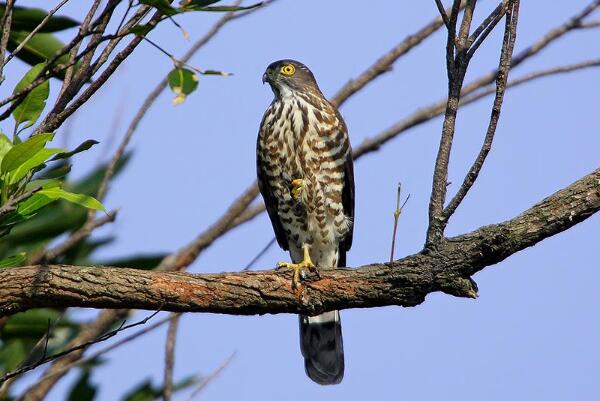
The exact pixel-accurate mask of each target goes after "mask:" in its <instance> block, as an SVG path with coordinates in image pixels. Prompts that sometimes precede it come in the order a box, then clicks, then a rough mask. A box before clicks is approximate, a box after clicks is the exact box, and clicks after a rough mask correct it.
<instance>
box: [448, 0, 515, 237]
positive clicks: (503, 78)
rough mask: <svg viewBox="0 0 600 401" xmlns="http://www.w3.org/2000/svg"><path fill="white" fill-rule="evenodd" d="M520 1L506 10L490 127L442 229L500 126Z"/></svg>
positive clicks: (477, 171)
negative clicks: (499, 120)
mask: <svg viewBox="0 0 600 401" xmlns="http://www.w3.org/2000/svg"><path fill="white" fill-rule="evenodd" d="M519 1H520V0H512V1H509V6H508V9H507V10H506V24H505V28H504V40H503V42H502V50H501V52H500V61H499V65H498V74H497V78H496V96H495V97H494V104H493V106H492V113H491V116H490V122H489V124H488V129H487V132H486V134H485V138H484V141H483V145H482V146H481V150H480V151H479V154H478V155H477V159H476V160H475V161H474V162H473V165H472V166H471V168H470V169H469V172H468V173H467V175H466V177H465V179H464V181H463V183H462V185H461V186H460V188H459V189H458V192H457V193H456V195H455V196H454V198H452V200H451V201H450V203H449V204H448V206H447V207H446V209H444V211H443V212H442V218H443V220H444V222H443V225H442V230H443V229H444V227H445V225H446V224H447V223H448V219H449V218H450V216H452V214H453V213H454V211H455V210H456V208H457V207H458V205H460V203H461V202H462V201H463V199H464V198H465V196H466V195H467V192H469V189H471V187H472V186H473V184H474V183H475V180H476V179H477V177H478V176H479V172H480V171H481V168H482V167H483V163H484V162H485V159H486V157H487V155H488V153H489V151H490V150H491V149H492V142H493V140H494V134H495V133H496V127H497V126H498V119H499V118H500V110H501V109H502V101H503V99H504V92H505V91H506V83H507V81H508V71H509V70H510V61H511V59H512V53H513V50H514V46H515V40H516V36H517V22H518V19H519Z"/></svg>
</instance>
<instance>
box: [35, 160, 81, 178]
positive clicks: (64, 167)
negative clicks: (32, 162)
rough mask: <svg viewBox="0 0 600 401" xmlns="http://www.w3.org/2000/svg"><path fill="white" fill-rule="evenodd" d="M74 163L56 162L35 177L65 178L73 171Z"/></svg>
mask: <svg viewBox="0 0 600 401" xmlns="http://www.w3.org/2000/svg"><path fill="white" fill-rule="evenodd" d="M71 167H72V165H71V164H69V163H67V162H65V161H64V160H63V161H60V162H58V163H55V164H54V165H53V166H51V167H47V168H45V169H44V170H42V171H40V173H39V174H38V175H37V176H36V177H35V178H38V179H42V180H43V179H50V178H63V177H65V176H66V175H67V174H69V173H70V172H71Z"/></svg>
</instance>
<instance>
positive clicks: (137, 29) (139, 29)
mask: <svg viewBox="0 0 600 401" xmlns="http://www.w3.org/2000/svg"><path fill="white" fill-rule="evenodd" d="M154 27H156V25H154V26H152V25H149V24H142V25H136V26H134V27H132V28H131V29H129V32H131V33H135V34H136V35H140V36H146V35H147V34H148V32H150V31H151V30H153V29H154Z"/></svg>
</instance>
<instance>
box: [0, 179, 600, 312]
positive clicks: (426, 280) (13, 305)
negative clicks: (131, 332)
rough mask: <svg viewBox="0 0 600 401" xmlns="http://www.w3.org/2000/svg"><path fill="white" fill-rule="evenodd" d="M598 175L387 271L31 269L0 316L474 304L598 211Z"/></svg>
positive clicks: (12, 284) (2, 303)
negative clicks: (524, 259) (538, 249)
mask: <svg viewBox="0 0 600 401" xmlns="http://www.w3.org/2000/svg"><path fill="white" fill-rule="evenodd" d="M599 182H600V169H598V170H595V171H594V172H592V173H591V174H589V175H587V176H585V177H583V178H582V179H580V180H578V181H576V182H575V183H573V184H571V185H570V186H568V187H566V188H564V189H562V190H560V191H558V192H556V193H555V194H553V195H551V196H550V197H548V198H546V199H544V200H543V201H541V202H540V203H538V204H536V205H535V206H533V207H531V208H530V209H528V210H526V211H525V212H523V213H522V214H520V215H519V216H517V217H515V218H513V219H511V220H508V221H506V222H503V223H500V224H495V225H489V226H485V227H482V228H479V229H477V230H475V231H473V232H471V233H468V234H463V235H460V236H457V237H453V238H448V239H445V240H444V241H442V242H441V243H440V244H439V246H438V247H437V248H436V252H427V251H423V252H421V253H419V254H416V255H412V256H408V257H406V258H404V259H401V260H398V261H395V262H393V263H386V264H382V263H379V264H372V265H368V266H363V267H360V268H357V269H332V270H329V269H326V270H322V271H321V279H318V280H315V281H312V280H310V279H308V280H307V281H304V282H303V285H302V286H301V288H298V289H292V286H291V272H280V271H263V272H244V273H221V274H197V275H193V274H188V273H183V272H157V271H147V270H141V269H125V268H109V267H104V268H102V269H98V268H96V267H75V266H60V265H54V266H39V265H38V266H27V267H16V268H11V269H4V270H0V280H1V281H2V282H3V283H9V284H7V285H6V286H3V287H2V288H0V316H2V315H7V314H13V313H16V312H19V311H23V310H27V309H31V308H38V307H73V306H78V307H93V308H124V307H127V308H138V309H152V310H156V309H158V308H162V309H163V310H168V311H173V312H208V313H226V314H234V315H249V314H264V313H296V314H297V313H300V314H307V315H314V314H319V313H322V312H324V311H327V310H333V309H348V308H367V307H375V306H385V305H400V306H414V305H417V304H420V303H421V302H423V301H424V299H425V296H426V295H427V294H429V293H431V292H435V291H442V292H445V293H448V294H451V295H455V296H462V297H473V296H475V291H476V288H475V286H474V283H473V281H472V280H471V279H470V277H471V276H472V275H473V274H475V273H477V272H478V271H480V270H482V269H483V268H485V267H486V266H490V265H493V264H496V263H498V262H500V261H502V260H504V259H506V258H507V257H509V256H510V255H512V254H514V253H516V252H518V251H520V250H523V249H525V248H527V247H530V246H532V245H535V244H536V243H538V242H540V241H542V240H543V239H545V238H548V237H550V236H553V235H555V234H558V233H560V232H562V231H564V230H567V229H569V228H570V227H572V226H574V225H576V224H578V223H579V222H581V221H584V220H585V219H587V218H588V217H590V216H591V215H593V214H594V213H596V212H597V211H598V210H600V185H598V183H599Z"/></svg>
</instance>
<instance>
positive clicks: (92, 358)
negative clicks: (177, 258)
mask: <svg viewBox="0 0 600 401" xmlns="http://www.w3.org/2000/svg"><path fill="white" fill-rule="evenodd" d="M169 319H170V317H169V316H167V317H165V318H163V319H161V320H158V321H156V322H155V323H153V324H151V325H148V326H145V327H144V328H143V329H140V330H139V331H136V332H135V333H133V334H130V335H128V336H125V337H123V338H121V339H119V340H118V341H115V342H114V343H112V344H111V345H109V346H107V347H105V348H103V349H101V350H98V351H96V352H94V353H92V354H90V355H89V356H87V357H85V358H81V359H78V360H75V361H73V362H70V363H68V364H66V365H64V366H62V367H61V368H60V369H57V370H54V371H52V372H46V373H45V374H44V375H43V376H42V377H41V378H40V380H48V379H49V378H51V377H56V376H59V375H62V374H64V373H66V372H69V371H70V370H71V369H72V368H74V367H76V366H80V365H83V364H86V363H88V362H93V361H95V360H97V359H98V358H100V357H101V356H102V355H105V354H107V353H109V352H111V351H113V350H115V349H116V348H119V347H121V346H123V345H125V344H128V343H130V342H131V341H133V340H136V339H138V338H140V337H141V336H143V335H145V334H148V333H150V332H151V331H154V330H156V329H158V328H159V327H161V326H162V325H164V324H165V323H167V322H168V321H169Z"/></svg>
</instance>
